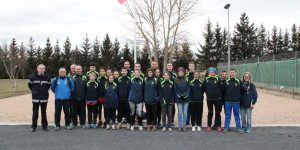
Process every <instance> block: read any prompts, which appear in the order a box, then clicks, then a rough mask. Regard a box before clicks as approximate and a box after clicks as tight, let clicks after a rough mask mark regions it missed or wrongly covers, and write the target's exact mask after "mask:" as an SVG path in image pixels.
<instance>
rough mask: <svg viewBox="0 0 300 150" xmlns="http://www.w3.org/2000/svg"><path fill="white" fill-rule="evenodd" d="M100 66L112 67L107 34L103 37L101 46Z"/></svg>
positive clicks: (109, 41)
mask: <svg viewBox="0 0 300 150" xmlns="http://www.w3.org/2000/svg"><path fill="white" fill-rule="evenodd" d="M101 56H102V58H101V61H102V63H101V64H102V66H104V67H112V66H111V65H112V43H111V40H110V37H109V35H108V33H107V34H106V35H105V37H104V40H103V42H102V46H101Z"/></svg>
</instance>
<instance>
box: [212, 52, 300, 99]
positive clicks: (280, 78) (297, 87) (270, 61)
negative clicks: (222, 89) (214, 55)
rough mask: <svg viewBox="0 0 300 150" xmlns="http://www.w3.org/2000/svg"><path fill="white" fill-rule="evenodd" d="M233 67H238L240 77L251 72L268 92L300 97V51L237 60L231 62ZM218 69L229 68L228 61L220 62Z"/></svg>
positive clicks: (253, 77)
mask: <svg viewBox="0 0 300 150" xmlns="http://www.w3.org/2000/svg"><path fill="white" fill-rule="evenodd" d="M231 67H233V68H235V69H236V71H237V73H238V78H241V77H242V74H243V73H244V72H246V71H247V72H250V73H251V74H252V79H253V81H254V82H255V83H256V85H257V86H258V87H260V88H264V89H267V91H268V92H270V91H281V92H283V93H284V94H290V95H291V96H292V98H295V99H299V98H300V96H299V94H300V55H299V51H298V52H297V51H295V52H289V53H284V54H277V55H267V56H262V57H258V58H251V59H244V60H236V61H233V62H231ZM218 70H219V71H222V70H227V63H226V62H224V63H219V64H218ZM277 93H278V92H277Z"/></svg>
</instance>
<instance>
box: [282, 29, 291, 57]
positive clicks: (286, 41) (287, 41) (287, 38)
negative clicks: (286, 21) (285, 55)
mask: <svg viewBox="0 0 300 150" xmlns="http://www.w3.org/2000/svg"><path fill="white" fill-rule="evenodd" d="M290 43H291V41H290V35H289V32H288V30H285V33H284V37H283V51H284V52H287V51H288V50H289V49H290Z"/></svg>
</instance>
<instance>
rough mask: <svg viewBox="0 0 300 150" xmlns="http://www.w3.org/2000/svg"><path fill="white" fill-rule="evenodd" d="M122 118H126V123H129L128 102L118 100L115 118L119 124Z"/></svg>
mask: <svg viewBox="0 0 300 150" xmlns="http://www.w3.org/2000/svg"><path fill="white" fill-rule="evenodd" d="M122 118H126V121H127V122H128V121H129V118H130V109H129V104H128V100H120V101H119V106H118V116H117V120H118V122H119V123H121V121H122Z"/></svg>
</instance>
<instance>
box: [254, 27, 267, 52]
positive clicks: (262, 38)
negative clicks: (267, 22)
mask: <svg viewBox="0 0 300 150" xmlns="http://www.w3.org/2000/svg"><path fill="white" fill-rule="evenodd" d="M267 54H268V48H267V35H266V28H265V27H264V25H261V26H260V28H259V30H258V35H257V48H256V52H255V55H259V56H262V55H267Z"/></svg>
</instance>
